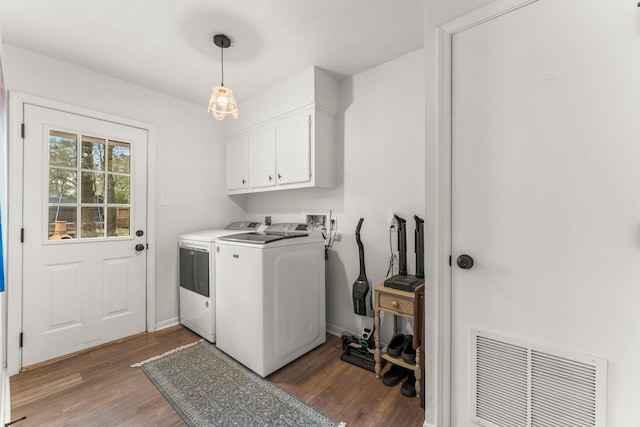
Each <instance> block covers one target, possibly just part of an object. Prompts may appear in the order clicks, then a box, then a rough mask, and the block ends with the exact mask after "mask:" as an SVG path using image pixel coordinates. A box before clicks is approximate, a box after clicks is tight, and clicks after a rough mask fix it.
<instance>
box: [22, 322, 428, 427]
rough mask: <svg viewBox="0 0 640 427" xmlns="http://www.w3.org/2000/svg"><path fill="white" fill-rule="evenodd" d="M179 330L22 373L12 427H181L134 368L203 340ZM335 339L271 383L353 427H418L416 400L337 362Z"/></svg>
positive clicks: (420, 416)
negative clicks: (142, 362) (169, 351)
mask: <svg viewBox="0 0 640 427" xmlns="http://www.w3.org/2000/svg"><path fill="white" fill-rule="evenodd" d="M199 338H200V337H198V336H197V335H195V334H194V333H192V332H191V331H189V330H188V329H185V328H183V327H182V326H176V327H172V328H167V329H164V330H162V331H159V332H155V333H150V334H144V335H139V336H136V337H133V338H131V339H128V340H125V341H123V342H119V343H115V344H111V345H107V346H105V347H102V348H97V349H95V350H91V351H88V352H86V353H82V354H80V355H76V356H74V357H71V358H68V359H65V360H60V361H57V362H55V363H51V364H48V365H44V366H40V367H37V368H33V369H30V370H27V371H25V372H21V373H20V374H18V375H15V376H13V377H11V403H12V410H11V418H12V419H13V420H15V419H18V418H21V417H23V416H26V417H27V418H26V420H24V421H20V422H18V423H16V424H14V426H16V427H26V426H184V425H185V424H184V423H183V421H182V420H181V418H180V416H179V415H178V414H177V413H176V412H175V411H174V410H173V408H172V407H171V405H169V403H168V402H167V401H166V400H165V398H164V397H163V396H162V395H161V394H160V392H158V390H157V389H156V388H155V386H154V385H153V384H152V383H151V382H150V381H149V380H148V379H147V377H146V375H145V374H144V373H143V372H142V370H141V369H138V368H131V367H130V365H132V364H134V363H136V362H140V361H142V360H145V359H147V358H149V357H152V356H155V355H158V354H162V353H164V352H165V351H168V350H171V349H173V348H176V347H178V346H181V345H184V344H188V343H191V342H194V341H196V340H197V339H199ZM339 347H340V341H339V338H338V337H335V336H333V335H327V342H326V343H325V344H323V345H322V346H320V347H318V348H316V349H315V350H313V351H311V352H310V353H308V354H306V355H305V356H303V357H301V358H300V359H298V360H296V361H294V362H292V363H290V364H289V365H287V366H285V367H284V368H282V369H280V370H279V371H277V372H275V373H273V374H271V375H270V376H269V379H270V380H271V381H272V382H274V383H275V384H277V385H279V386H280V387H282V388H284V389H285V390H287V391H289V392H290V393H292V394H294V395H296V396H298V397H299V398H300V399H302V400H304V401H306V402H308V403H309V404H310V405H312V406H313V407H315V408H316V409H318V410H319V411H321V412H322V413H324V414H326V415H327V416H329V417H331V418H333V419H335V420H337V421H345V422H346V423H347V425H348V427H357V426H392V425H395V426H403V427H404V426H407V427H411V426H416V427H417V426H421V425H422V424H423V420H424V410H423V409H422V408H420V404H419V401H418V399H417V398H407V397H404V396H403V395H402V394H401V393H400V385H397V386H395V387H386V386H385V385H383V384H382V382H381V381H380V380H377V379H376V378H375V375H374V374H373V373H371V372H369V371H366V370H364V369H362V368H359V367H357V366H354V365H351V364H349V363H346V362H343V361H341V360H340V354H341V353H342V350H341V349H340V348H339Z"/></svg>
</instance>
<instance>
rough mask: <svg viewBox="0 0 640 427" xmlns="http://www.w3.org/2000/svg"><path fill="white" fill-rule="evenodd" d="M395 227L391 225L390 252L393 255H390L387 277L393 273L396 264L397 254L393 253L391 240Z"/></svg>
mask: <svg viewBox="0 0 640 427" xmlns="http://www.w3.org/2000/svg"><path fill="white" fill-rule="evenodd" d="M393 230H394V227H393V226H391V227H389V253H390V254H391V256H390V257H389V268H388V269H387V275H386V277H389V276H391V275H393V268H394V266H395V264H396V261H397V258H396V254H394V253H393V243H392V241H391V235H392V234H393Z"/></svg>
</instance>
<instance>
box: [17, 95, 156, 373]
mask: <svg viewBox="0 0 640 427" xmlns="http://www.w3.org/2000/svg"><path fill="white" fill-rule="evenodd" d="M25 104H30V105H37V106H39V107H44V108H49V109H54V110H59V111H64V112H67V113H72V114H78V115H81V116H86V117H91V118H95V119H98V120H103V121H108V122H113V123H118V124H122V125H126V126H131V127H136V128H140V129H144V130H146V131H147V243H148V244H149V249H148V250H147V268H146V270H147V283H146V311H147V313H146V323H147V325H146V329H147V331H148V332H153V331H155V329H156V309H155V307H156V295H155V247H156V245H155V235H156V233H155V231H156V212H155V206H156V204H155V194H156V191H155V185H156V180H155V177H156V170H155V162H154V159H155V157H156V144H155V139H156V129H155V126H154V125H152V124H150V123H145V122H141V121H139V120H133V119H129V118H126V117H121V116H116V115H113V114H109V113H105V112H102V111H96V110H91V109H88V108H84V107H79V106H76V105H71V104H66V103H63V102H58V101H53V100H50V99H46V98H41V97H38V96H34V95H28V94H25V93H21V92H16V91H9V110H8V112H9V120H8V125H9V126H8V131H9V132H8V133H9V140H8V156H7V158H8V161H7V165H8V205H9V206H11V209H9V210H8V212H7V213H8V218H7V223H8V227H7V230H8V232H7V254H6V255H7V282H8V284H9V286H8V287H7V341H6V342H7V356H6V361H7V372H8V374H9V375H15V374H17V373H18V372H19V371H20V369H21V367H22V351H21V350H20V346H19V342H20V332H21V331H22V285H23V284H22V279H23V269H24V264H23V263H24V260H23V256H22V243H21V242H20V229H21V228H22V227H23V188H24V181H23V174H24V168H23V165H24V155H23V139H22V135H21V126H22V123H23V122H24V105H25Z"/></svg>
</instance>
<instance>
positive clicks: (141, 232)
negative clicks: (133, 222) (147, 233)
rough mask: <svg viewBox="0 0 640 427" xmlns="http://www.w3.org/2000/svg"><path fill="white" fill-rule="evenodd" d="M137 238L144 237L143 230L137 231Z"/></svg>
mask: <svg viewBox="0 0 640 427" xmlns="http://www.w3.org/2000/svg"><path fill="white" fill-rule="evenodd" d="M136 236H138V237H142V236H144V231H142V230H137V231H136Z"/></svg>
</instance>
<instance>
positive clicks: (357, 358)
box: [340, 218, 384, 372]
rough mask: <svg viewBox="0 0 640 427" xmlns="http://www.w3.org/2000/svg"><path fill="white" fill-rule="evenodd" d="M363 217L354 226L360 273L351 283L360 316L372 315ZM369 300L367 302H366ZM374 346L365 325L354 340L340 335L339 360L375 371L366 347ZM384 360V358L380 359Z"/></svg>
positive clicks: (356, 310)
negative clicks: (361, 232) (359, 337)
mask: <svg viewBox="0 0 640 427" xmlns="http://www.w3.org/2000/svg"><path fill="white" fill-rule="evenodd" d="M363 221H364V218H360V221H358V226H357V227H356V243H357V244H358V252H359V254H360V275H359V276H358V278H357V279H356V281H355V282H354V283H353V311H354V312H355V313H356V314H359V315H361V316H373V307H372V306H371V302H370V301H371V297H370V295H371V286H370V285H369V279H368V278H367V272H366V270H365V267H364V246H362V240H360V229H361V228H362V222H363ZM367 302H369V304H367ZM374 347H375V343H374V340H373V330H372V329H369V328H367V327H366V326H365V327H364V328H363V329H362V338H361V339H360V340H354V339H353V337H347V336H345V335H343V336H342V348H343V350H344V352H343V353H342V355H341V356H340V359H341V360H344V361H345V362H349V363H352V364H354V365H356V366H360V367H361V368H364V369H366V370H368V371H371V372H375V360H374V357H373V353H371V352H370V351H369V350H368V349H370V348H371V349H372V348H374ZM382 362H384V360H383V361H382Z"/></svg>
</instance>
